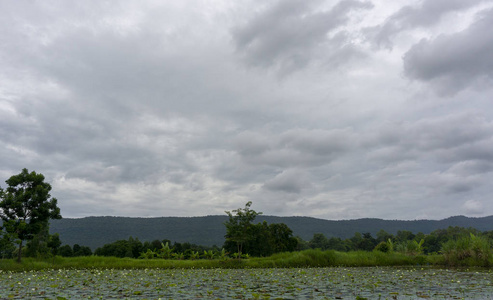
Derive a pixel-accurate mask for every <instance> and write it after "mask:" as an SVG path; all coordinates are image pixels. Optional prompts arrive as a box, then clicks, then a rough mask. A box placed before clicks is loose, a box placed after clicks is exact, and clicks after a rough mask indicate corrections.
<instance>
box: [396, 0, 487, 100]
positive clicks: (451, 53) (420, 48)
mask: <svg viewBox="0 0 493 300" xmlns="http://www.w3.org/2000/svg"><path fill="white" fill-rule="evenodd" d="M491 28H493V10H492V9H489V10H484V11H481V12H480V13H478V15H477V20H476V21H475V22H474V23H473V24H471V25H470V26H469V27H468V28H467V29H465V30H464V31H462V32H458V33H455V34H451V35H441V36H439V37H437V38H435V39H431V40H430V39H423V40H421V41H420V42H419V43H418V44H416V45H414V46H413V47H412V48H411V49H410V50H409V51H408V52H407V53H406V54H405V55H404V72H405V75H406V76H407V77H409V78H411V79H416V80H420V81H424V82H429V83H430V84H431V85H433V86H434V87H435V89H436V90H437V91H438V92H439V93H440V94H442V95H451V94H455V93H457V92H458V91H460V90H463V89H465V88H468V87H473V86H479V87H481V85H483V86H484V87H487V86H489V85H490V84H491V82H492V81H491V80H492V78H493V55H492V53H493V35H491V34H490V33H491Z"/></svg>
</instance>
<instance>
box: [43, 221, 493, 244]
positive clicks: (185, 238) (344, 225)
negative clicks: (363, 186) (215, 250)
mask: <svg viewBox="0 0 493 300" xmlns="http://www.w3.org/2000/svg"><path fill="white" fill-rule="evenodd" d="M227 219H228V217H227V216H204V217H160V218H130V217H85V218H80V219H70V218H67V219H61V220H52V221H51V222H50V233H59V234H60V239H61V240H62V243H63V244H68V245H74V244H79V245H83V246H89V247H90V248H92V249H93V250H94V249H96V248H98V247H101V246H103V245H104V244H108V243H111V242H114V241H117V240H122V239H125V240H126V239H128V238H129V237H130V236H132V237H133V238H138V239H139V240H140V241H152V240H156V239H158V240H163V239H169V240H171V241H172V242H180V243H183V242H189V243H193V244H198V245H204V246H212V245H217V246H219V247H221V246H222V245H223V243H224V235H225V234H226V229H225V226H224V222H225V221H227ZM255 221H256V222H263V221H266V222H267V223H269V224H271V223H285V224H286V225H288V226H289V228H291V229H292V230H293V233H294V235H295V236H300V237H301V238H302V239H303V240H310V239H311V238H312V237H313V234H315V233H322V234H324V235H325V236H327V237H329V238H330V237H340V238H342V239H346V238H350V237H352V236H353V235H354V233H355V232H360V233H366V232H369V233H371V234H372V236H374V237H375V236H376V233H377V232H378V231H380V230H381V229H383V230H385V231H387V232H388V233H391V234H396V233H397V231H399V230H409V231H411V232H413V233H418V232H423V233H425V234H427V233H430V232H432V231H434V230H436V229H446V228H448V227H449V226H459V227H466V228H468V227H472V228H476V229H478V230H480V231H490V230H493V216H488V217H481V218H470V217H465V216H455V217H450V218H447V219H443V220H415V221H399V220H383V219H370V218H366V219H356V220H340V221H332V220H324V219H317V218H312V217H276V216H263V215H261V216H258V217H257V218H256V219H255Z"/></svg>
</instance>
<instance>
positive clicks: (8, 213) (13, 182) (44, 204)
mask: <svg viewBox="0 0 493 300" xmlns="http://www.w3.org/2000/svg"><path fill="white" fill-rule="evenodd" d="M44 179H45V177H44V176H43V174H37V173H36V172H31V173H29V172H28V170H27V169H23V170H22V172H21V173H20V174H18V175H14V176H11V177H10V178H9V179H7V180H6V181H5V182H6V183H7V185H8V187H7V189H6V190H3V189H1V188H0V199H1V201H0V218H1V219H2V221H3V224H2V226H3V228H4V229H5V230H6V231H7V232H8V233H10V234H13V235H14V236H15V238H16V240H17V243H18V244H19V251H18V255H17V261H19V262H20V261H21V256H22V243H23V241H25V240H31V239H32V238H33V236H34V235H35V234H37V233H39V232H40V231H41V230H42V229H43V226H45V225H46V223H47V222H48V220H49V219H61V218H62V216H61V215H60V208H58V206H57V199H56V198H52V197H51V195H50V191H51V185H50V184H49V183H46V182H44Z"/></svg>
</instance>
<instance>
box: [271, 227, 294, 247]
mask: <svg viewBox="0 0 493 300" xmlns="http://www.w3.org/2000/svg"><path fill="white" fill-rule="evenodd" d="M269 233H270V243H269V244H271V247H272V252H273V253H277V252H288V251H294V250H295V249H296V246H297V245H298V240H297V239H296V238H295V237H293V231H292V230H291V228H289V227H288V225H286V224H284V223H274V224H270V225H269Z"/></svg>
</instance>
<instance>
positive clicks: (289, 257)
mask: <svg viewBox="0 0 493 300" xmlns="http://www.w3.org/2000/svg"><path fill="white" fill-rule="evenodd" d="M467 263H468V265H469V266H482V265H484V264H480V263H479V262H477V261H476V260H468V261H467ZM446 264H447V260H446V259H445V257H444V256H443V255H439V254H436V255H415V256H411V255H406V254H403V253H398V252H389V253H383V252H381V251H373V252H366V251H355V252H337V251H333V250H328V251H321V250H318V249H316V250H314V249H309V250H304V251H298V252H285V253H277V254H274V255H272V256H269V257H255V258H249V259H241V260H239V259H232V258H230V259H201V260H177V259H134V258H117V257H105V256H82V257H70V258H69V257H58V256H57V257H56V258H55V259H53V258H48V259H34V258H25V259H23V260H22V262H21V263H18V262H16V261H15V260H13V259H1V260H0V270H2V271H27V270H43V269H91V268H96V269H149V268H162V269H176V268H181V269H212V268H223V269H237V268H306V267H334V266H344V267H370V266H417V265H421V266H423V265H434V266H445V265H446Z"/></svg>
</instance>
